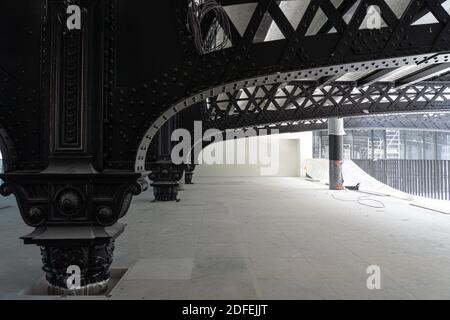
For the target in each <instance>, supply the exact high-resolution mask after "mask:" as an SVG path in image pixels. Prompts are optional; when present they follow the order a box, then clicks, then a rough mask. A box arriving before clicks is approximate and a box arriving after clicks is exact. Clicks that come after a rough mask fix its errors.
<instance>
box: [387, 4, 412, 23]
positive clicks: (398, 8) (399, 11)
mask: <svg viewBox="0 0 450 320" xmlns="http://www.w3.org/2000/svg"><path fill="white" fill-rule="evenodd" d="M384 1H385V2H386V4H387V5H388V6H389V7H390V8H391V10H392V11H393V12H394V13H395V15H396V16H397V18H398V19H400V18H401V17H402V16H403V13H405V11H406V8H408V5H409V4H410V3H411V0H384Z"/></svg>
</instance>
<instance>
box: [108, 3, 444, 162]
mask: <svg viewBox="0 0 450 320" xmlns="http://www.w3.org/2000/svg"><path fill="white" fill-rule="evenodd" d="M250 2H251V3H256V9H255V10H254V12H253V13H252V14H251V18H250V22H249V24H248V26H247V28H246V29H245V31H243V33H242V35H240V34H239V33H236V32H234V33H233V35H232V44H233V47H232V48H228V49H225V50H221V51H217V52H212V53H210V54H207V55H203V56H200V55H198V54H197V53H196V52H195V50H194V48H193V45H192V43H193V41H192V37H191V35H190V34H189V32H188V31H187V30H186V9H187V2H186V1H175V0H172V1H164V2H162V3H159V4H158V9H159V10H158V11H156V12H155V10H153V9H154V4H153V3H151V2H147V3H142V4H140V5H139V8H138V9H137V8H136V6H135V4H132V3H128V2H125V1H119V2H118V4H119V6H118V8H119V10H117V9H116V8H107V11H106V16H107V17H108V21H107V22H106V29H105V48H106V49H107V50H105V52H106V53H107V56H105V61H107V64H106V67H107V70H105V71H106V72H105V73H104V74H105V75H106V79H105V84H106V92H105V93H106V94H105V102H106V105H107V106H108V108H107V110H106V112H105V118H107V121H108V124H109V125H108V128H106V133H105V137H106V138H105V146H104V148H105V164H106V168H108V169H117V168H118V166H117V165H116V164H117V163H120V162H121V161H126V160H129V159H130V157H131V156H132V155H133V154H134V155H136V153H137V162H140V163H142V161H143V160H144V159H145V151H146V149H147V148H148V145H149V143H150V142H151V140H152V139H153V136H154V134H155V132H156V131H157V130H158V128H160V127H161V125H162V124H163V123H164V122H165V121H166V119H168V118H169V117H171V116H172V115H173V114H175V113H178V112H180V111H181V110H182V109H183V108H184V107H186V106H188V105H190V104H192V103H195V102H198V101H201V100H204V99H206V98H208V97H211V96H215V95H217V94H218V93H220V92H232V91H235V90H237V89H240V88H243V87H245V86H251V85H262V84H270V83H280V82H286V81H292V80H295V79H298V78H308V77H310V76H314V75H315V74H317V75H318V76H330V75H335V74H339V73H340V72H342V73H345V72H351V71H358V70H359V71H360V70H371V69H373V70H377V69H382V68H390V67H398V66H401V65H406V63H409V64H415V63H419V62H421V61H423V60H427V59H429V58H430V57H433V56H434V54H435V53H444V52H447V50H448V49H449V48H450V45H449V41H448V39H447V38H445V30H447V26H446V23H445V22H447V21H446V20H447V19H446V18H445V17H447V16H448V14H447V12H446V11H445V10H444V9H443V8H442V9H439V8H438V9H436V10H437V11H438V12H439V13H440V16H441V17H442V20H443V21H442V23H437V24H429V25H411V23H412V22H413V21H414V20H413V19H415V17H417V16H418V15H420V14H421V12H422V11H423V10H424V9H426V8H428V10H429V9H430V7H429V6H430V4H429V2H428V1H425V0H418V1H414V2H411V3H410V4H409V5H408V6H406V8H405V11H404V13H403V14H402V15H401V16H399V17H397V16H396V15H395V14H392V10H390V9H389V5H388V4H387V3H386V2H385V1H383V0H378V1H361V3H360V4H358V6H357V10H356V12H355V14H354V15H353V16H352V17H351V18H350V19H349V20H348V21H347V22H345V21H344V22H343V18H342V14H341V13H339V12H338V11H336V10H335V9H333V8H335V7H334V4H333V2H332V1H330V0H319V1H317V0H313V1H311V2H310V3H309V5H308V7H307V8H306V10H305V13H304V14H303V15H302V16H301V19H300V20H301V21H300V23H299V24H298V26H295V27H293V26H292V25H291V24H290V23H289V19H287V18H286V16H285V15H284V13H283V12H280V10H279V9H277V5H276V1H271V0H259V1H231V0H230V1H226V0H225V1H223V2H222V4H223V5H224V6H227V5H230V4H236V3H250ZM371 4H382V8H383V17H384V18H386V19H385V20H387V21H386V22H387V24H388V27H384V28H381V29H379V30H360V26H361V23H362V21H363V20H364V18H365V16H366V14H367V8H368V6H369V5H371ZM319 8H321V9H322V11H323V12H324V13H325V15H326V16H327V17H328V20H329V21H331V22H332V24H333V25H334V26H337V25H338V26H339V27H338V28H337V31H338V32H336V33H327V32H319V33H314V34H312V35H310V34H308V29H309V27H310V25H311V24H312V23H313V21H314V19H315V16H316V14H317V12H318V10H319ZM433 10H435V8H434V6H433ZM267 12H268V14H269V15H270V16H271V17H272V18H273V20H274V21H275V23H276V24H277V26H278V27H279V28H280V29H281V30H282V33H283V36H284V38H285V39H283V40H279V41H270V42H262V43H254V41H253V40H254V37H255V35H256V33H257V31H258V29H259V26H260V24H261V21H262V19H263V17H264V16H265V14H266V13H267ZM109 18H111V19H109ZM116 18H117V19H116ZM174 20H175V23H174ZM444 20H445V21H444ZM144 25H146V26H148V28H143V27H142V26H144ZM133 30H135V31H136V32H133V33H131V32H132V31H133ZM160 30H164V32H160ZM368 39H371V40H370V41H368ZM150 40H153V41H158V42H159V43H160V45H159V46H158V49H157V50H155V47H154V45H153V44H152V43H151V42H150ZM137 43H138V44H139V46H138V45H137ZM135 49H136V50H135ZM421 54H424V56H423V57H416V60H415V61H412V62H409V61H408V62H404V57H407V56H411V55H421ZM445 59H448V57H447V58H445V56H441V57H440V59H439V60H433V61H432V63H444V62H445ZM378 60H380V61H378ZM381 60H383V61H381ZM358 62H360V63H358ZM403 63H405V64H403ZM430 63H431V62H430ZM341 68H342V69H341ZM300 70H304V72H300ZM289 71H290V72H289ZM278 72H281V73H280V74H278ZM139 142H140V143H139ZM117 145H118V146H119V147H116V146H117ZM138 145H139V147H138V148H136V146H138ZM113 146H114V148H112V147H113ZM142 168H143V166H139V165H136V169H137V171H141V170H140V169H142Z"/></svg>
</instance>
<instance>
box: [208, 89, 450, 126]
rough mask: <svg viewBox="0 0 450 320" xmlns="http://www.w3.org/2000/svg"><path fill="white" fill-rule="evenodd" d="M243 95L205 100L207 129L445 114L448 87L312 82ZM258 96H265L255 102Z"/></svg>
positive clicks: (449, 95)
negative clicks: (334, 119) (317, 120)
mask: <svg viewBox="0 0 450 320" xmlns="http://www.w3.org/2000/svg"><path fill="white" fill-rule="evenodd" d="M273 88H275V90H272V89H273ZM261 89H262V90H261ZM243 91H244V96H245V97H243V95H240V96H237V95H231V94H228V95H226V98H222V99H221V98H220V96H219V97H215V98H213V99H210V101H209V108H208V112H209V119H206V122H207V126H208V127H213V128H218V129H220V130H224V129H227V128H241V127H249V126H260V125H266V124H273V123H281V122H286V121H288V122H289V121H299V120H312V119H323V118H330V117H352V116H363V115H380V114H390V113H417V112H440V111H441V112H442V111H450V83H449V82H444V81H437V82H424V83H419V84H417V85H415V86H410V87H406V88H393V87H392V86H391V85H390V84H381V83H378V84H374V85H371V86H369V87H364V88H355V87H354V85H353V84H346V83H335V84H333V85H329V86H326V87H321V88H317V86H316V85H315V83H312V82H292V83H290V84H289V85H287V86H285V87H283V88H281V89H280V88H279V87H278V86H271V87H269V88H267V86H266V87H259V88H258V87H256V88H252V89H251V90H249V89H244V90H243ZM260 91H262V92H264V94H262V95H259V98H258V92H260Z"/></svg>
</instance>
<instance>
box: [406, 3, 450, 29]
mask: <svg viewBox="0 0 450 320" xmlns="http://www.w3.org/2000/svg"><path fill="white" fill-rule="evenodd" d="M442 7H443V8H444V9H445V11H447V13H449V14H450V0H447V1H445V2H444V3H442ZM434 23H439V21H438V19H436V17H435V16H434V15H433V14H432V13H431V12H429V13H427V14H426V15H425V16H423V17H422V18H420V19H419V20H417V21H416V22H414V23H413V24H412V25H413V26H418V25H423V24H434Z"/></svg>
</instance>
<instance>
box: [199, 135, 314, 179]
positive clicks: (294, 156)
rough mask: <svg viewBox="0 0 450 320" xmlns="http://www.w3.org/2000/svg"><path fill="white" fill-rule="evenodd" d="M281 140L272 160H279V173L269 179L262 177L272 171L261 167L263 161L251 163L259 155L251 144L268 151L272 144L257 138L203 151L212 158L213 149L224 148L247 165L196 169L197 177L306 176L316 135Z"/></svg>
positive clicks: (221, 144)
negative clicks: (263, 172) (238, 156)
mask: <svg viewBox="0 0 450 320" xmlns="http://www.w3.org/2000/svg"><path fill="white" fill-rule="evenodd" d="M277 138H278V146H279V153H278V157H277V156H274V157H271V158H270V159H271V160H272V162H275V160H276V159H277V158H278V160H279V165H278V170H277V171H276V172H275V173H271V174H269V175H267V174H261V173H262V171H261V170H262V169H263V168H267V167H268V165H267V163H261V161H258V163H257V164H251V163H250V161H249V154H250V153H253V154H255V150H254V149H253V150H252V149H251V148H250V147H249V145H250V142H251V141H252V142H255V141H256V142H257V145H258V146H262V147H263V148H264V149H263V150H270V142H268V139H267V138H264V137H255V138H250V139H249V138H246V139H240V140H239V141H225V142H220V143H217V144H216V145H215V146H214V145H210V146H208V147H207V148H206V149H205V150H204V151H203V152H205V154H210V153H211V151H212V149H211V148H221V149H222V150H228V154H229V152H230V150H233V149H234V150H235V151H234V153H235V160H236V155H237V154H239V155H240V156H242V157H244V158H245V164H213V165H207V164H201V165H199V166H198V167H197V168H196V169H195V172H194V174H195V175H196V176H200V177H259V176H274V177H298V176H304V174H305V169H304V168H305V164H306V160H307V159H311V158H312V133H311V132H307V133H297V134H281V135H278V136H277ZM267 148H268V149H267ZM250 150H252V151H250ZM203 152H202V153H201V154H200V156H199V158H200V159H203V158H204V157H203ZM231 152H233V151H231ZM224 153H226V151H224ZM264 154H266V153H264ZM243 155H245V156H243ZM225 158H226V155H224V159H225ZM258 160H261V159H258ZM234 163H236V162H234Z"/></svg>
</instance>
